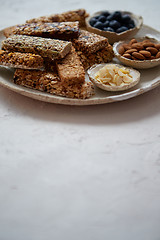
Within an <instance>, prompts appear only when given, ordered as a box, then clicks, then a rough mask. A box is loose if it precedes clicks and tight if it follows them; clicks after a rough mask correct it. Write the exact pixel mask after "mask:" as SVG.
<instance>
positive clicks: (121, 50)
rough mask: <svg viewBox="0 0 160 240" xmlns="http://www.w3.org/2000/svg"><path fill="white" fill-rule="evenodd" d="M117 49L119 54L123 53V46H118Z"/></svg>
mask: <svg viewBox="0 0 160 240" xmlns="http://www.w3.org/2000/svg"><path fill="white" fill-rule="evenodd" d="M118 51H119V54H121V55H123V53H124V52H125V50H124V47H123V46H120V47H119V50H118Z"/></svg>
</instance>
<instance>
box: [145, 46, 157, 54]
mask: <svg viewBox="0 0 160 240" xmlns="http://www.w3.org/2000/svg"><path fill="white" fill-rule="evenodd" d="M146 50H147V51H150V52H151V54H153V55H155V54H157V53H158V50H157V48H155V47H147V48H146Z"/></svg>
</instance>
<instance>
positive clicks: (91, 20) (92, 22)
mask: <svg viewBox="0 0 160 240" xmlns="http://www.w3.org/2000/svg"><path fill="white" fill-rule="evenodd" d="M96 22H97V20H96V18H94V17H93V18H91V19H90V21H89V23H90V24H91V26H93V25H94V24H95V23H96Z"/></svg>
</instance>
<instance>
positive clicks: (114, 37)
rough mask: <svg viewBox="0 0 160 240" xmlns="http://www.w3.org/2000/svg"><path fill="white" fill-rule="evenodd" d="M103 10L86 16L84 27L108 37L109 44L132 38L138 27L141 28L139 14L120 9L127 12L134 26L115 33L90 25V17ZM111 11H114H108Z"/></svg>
mask: <svg viewBox="0 0 160 240" xmlns="http://www.w3.org/2000/svg"><path fill="white" fill-rule="evenodd" d="M103 12H105V11H100V12H96V13H94V14H93V15H91V16H89V17H88V18H86V28H87V30H88V31H89V32H93V33H96V34H99V35H101V36H104V37H106V38H108V41H109V43H110V44H113V43H115V42H118V41H120V40H124V39H127V38H132V37H133V36H134V35H135V34H136V33H137V32H138V31H139V29H140V28H141V26H142V24H143V18H142V17H141V16H137V15H135V14H133V13H131V12H126V11H121V13H122V14H128V15H129V16H130V17H131V18H132V19H133V21H134V23H135V27H134V28H132V29H129V30H127V31H125V32H122V33H115V32H109V31H102V30H100V29H98V28H94V27H92V26H91V25H90V19H91V18H93V17H95V16H98V15H100V14H101V13H103ZM112 12H114V11H110V13H112Z"/></svg>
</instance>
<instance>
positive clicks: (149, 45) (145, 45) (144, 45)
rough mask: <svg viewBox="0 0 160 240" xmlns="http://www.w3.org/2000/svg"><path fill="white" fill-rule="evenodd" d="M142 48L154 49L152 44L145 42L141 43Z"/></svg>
mask: <svg viewBox="0 0 160 240" xmlns="http://www.w3.org/2000/svg"><path fill="white" fill-rule="evenodd" d="M143 47H144V48H147V47H154V43H152V42H145V43H143Z"/></svg>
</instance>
